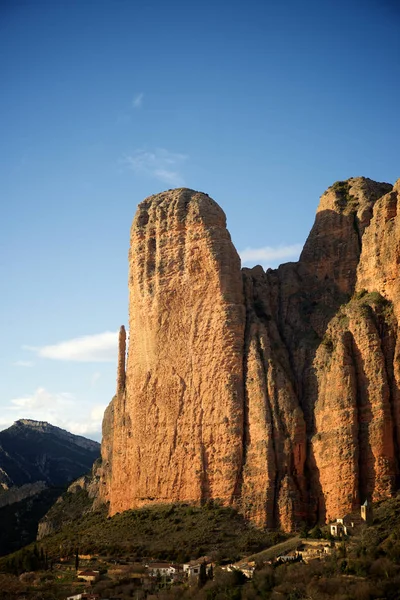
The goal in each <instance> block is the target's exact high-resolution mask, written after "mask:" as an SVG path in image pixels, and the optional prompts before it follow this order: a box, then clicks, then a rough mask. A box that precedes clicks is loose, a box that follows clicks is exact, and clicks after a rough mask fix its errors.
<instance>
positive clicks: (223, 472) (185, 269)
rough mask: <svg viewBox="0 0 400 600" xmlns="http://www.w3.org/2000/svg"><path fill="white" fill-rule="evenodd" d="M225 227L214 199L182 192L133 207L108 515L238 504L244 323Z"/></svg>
mask: <svg viewBox="0 0 400 600" xmlns="http://www.w3.org/2000/svg"><path fill="white" fill-rule="evenodd" d="M225 222H226V219H225V215H224V213H223V211H222V210H221V209H220V208H219V206H218V205H217V204H216V203H215V202H214V201H213V200H212V199H211V198H209V197H208V196H207V195H205V194H200V193H197V192H194V191H192V190H187V189H180V190H174V191H172V192H166V193H163V194H159V195H157V196H153V197H151V198H148V199H147V200H145V201H144V202H142V203H141V204H140V205H139V207H138V211H137V214H136V217H135V219H134V222H133V225H132V229H131V248H130V255H129V292H130V323H129V330H130V341H129V353H128V359H127V368H126V382H125V388H124V389H123V390H122V389H120V388H119V389H118V390H117V396H116V398H115V400H114V401H113V413H114V414H113V417H112V418H111V419H110V420H112V426H111V427H110V430H111V431H110V434H109V435H107V433H106V435H105V438H106V439H105V441H104V442H103V445H104V447H105V458H106V461H108V462H109V461H110V454H112V468H111V469H110V470H109V472H108V473H106V475H105V480H106V486H105V487H106V490H107V491H106V494H107V496H106V497H107V499H109V501H110V510H111V513H115V512H117V511H121V510H124V509H127V508H130V507H131V506H138V505H141V504H144V503H148V502H152V501H156V502H160V501H181V500H182V501H183V500H191V501H197V502H201V501H202V500H204V499H206V498H221V500H223V501H224V502H226V503H230V502H232V501H233V499H234V497H235V495H236V494H237V487H238V476H239V472H240V469H238V466H240V465H241V462H242V457H243V337H244V325H245V318H244V303H243V290H242V281H241V272H240V259H239V256H238V254H237V252H236V250H235V249H234V247H233V245H232V243H231V239H230V236H229V233H228V231H227V229H226V226H225ZM106 420H108V417H107V419H106ZM109 439H110V440H112V441H107V440H109ZM111 446H112V451H110V450H109V448H110V447H111ZM106 448H107V449H106Z"/></svg>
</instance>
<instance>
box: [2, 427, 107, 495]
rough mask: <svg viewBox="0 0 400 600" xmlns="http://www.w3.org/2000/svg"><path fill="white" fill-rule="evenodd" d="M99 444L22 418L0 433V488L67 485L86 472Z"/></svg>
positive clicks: (94, 457) (97, 453)
mask: <svg viewBox="0 0 400 600" xmlns="http://www.w3.org/2000/svg"><path fill="white" fill-rule="evenodd" d="M99 453H100V444H98V443H97V442H94V441H92V440H88V439H86V438H84V437H81V436H77V435H73V434H72V433H69V432H68V431H65V430H64V429H60V428H59V427H54V426H53V425H50V424H49V423H45V422H43V421H32V420H30V419H21V420H19V421H16V422H15V423H14V425H12V426H11V427H9V428H8V429H5V430H4V431H0V485H2V487H3V488H10V487H12V486H21V485H24V484H26V483H34V482H36V481H44V482H45V483H46V484H47V485H63V484H66V483H68V482H70V481H72V480H74V479H76V478H77V477H79V476H80V475H82V474H83V473H85V472H86V471H88V470H89V469H90V468H91V466H92V464H93V462H94V460H96V458H98V456H99Z"/></svg>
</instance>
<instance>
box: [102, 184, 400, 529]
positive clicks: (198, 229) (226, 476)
mask: <svg viewBox="0 0 400 600" xmlns="http://www.w3.org/2000/svg"><path fill="white" fill-rule="evenodd" d="M399 196H400V183H399V182H398V183H397V184H396V185H395V186H394V187H393V188H392V186H391V185H390V184H384V183H383V184H381V183H375V182H373V181H371V180H369V179H365V178H362V177H359V178H353V179H350V180H348V181H345V182H337V183H336V184H334V185H333V186H332V187H331V188H329V189H328V190H327V192H325V194H323V195H322V197H321V201H320V206H319V208H318V211H317V216H316V221H315V224H314V226H313V228H312V231H311V233H310V235H309V238H308V240H307V242H306V244H305V247H304V250H303V252H302V255H301V257H300V260H299V262H298V263H288V264H286V265H281V267H279V268H278V269H276V270H271V269H269V270H268V271H267V272H265V271H264V270H263V269H262V268H261V267H260V266H258V267H255V268H253V269H242V270H241V269H240V260H239V257H238V255H237V253H236V251H235V249H234V247H233V245H232V243H231V240H230V236H229V233H228V231H227V229H226V225H225V215H224V213H223V211H222V210H221V209H220V208H219V207H218V205H217V204H216V203H215V202H214V201H213V200H212V199H211V198H209V197H208V196H207V195H205V194H201V193H198V192H194V191H192V190H188V189H178V190H172V191H169V192H164V193H162V194H158V195H156V196H152V197H150V198H148V199H146V200H145V201H144V202H142V203H141V204H140V205H139V207H138V211H137V214H136V217H135V219H134V222H133V225H132V231H131V248H130V274H129V289H130V323H129V330H130V341H129V351H128V358H127V364H126V373H124V372H123V369H124V364H125V363H124V360H125V331H124V330H121V334H120V340H121V346H120V348H121V349H120V357H119V374H118V386H117V395H116V396H115V398H114V399H113V401H112V403H111V405H110V406H109V408H108V409H107V411H106V415H105V419H104V423H103V444H102V454H103V470H102V485H101V495H102V497H103V499H104V500H107V501H109V502H110V513H111V514H114V513H115V512H118V511H122V510H125V509H128V508H132V507H137V506H141V505H143V504H146V503H150V502H174V501H189V502H197V503H199V502H203V501H206V500H208V499H217V498H218V499H219V500H220V501H222V502H224V503H225V504H232V505H234V506H237V507H238V508H239V509H240V510H241V511H242V512H243V513H244V514H245V515H246V516H248V517H249V518H250V519H252V520H253V521H254V522H255V523H257V524H259V525H263V526H268V527H282V528H283V529H286V530H291V529H294V528H296V527H297V526H298V525H299V524H300V523H301V522H304V521H308V522H315V521H317V520H318V521H320V522H323V521H325V520H329V519H332V518H336V517H339V516H343V515H344V514H346V513H348V512H351V511H352V510H356V509H358V508H359V506H360V504H361V503H363V502H364V501H365V499H368V500H373V501H374V500H379V499H381V498H384V497H386V496H388V495H390V494H391V493H392V492H393V491H394V490H395V489H396V487H398V476H399V452H398V449H399V447H400V392H399V387H400V360H399V358H400V342H399V336H398V319H399V314H400V287H399V286H400V284H399V264H400V220H399V219H400V216H399V217H398V216H397V206H398V203H399Z"/></svg>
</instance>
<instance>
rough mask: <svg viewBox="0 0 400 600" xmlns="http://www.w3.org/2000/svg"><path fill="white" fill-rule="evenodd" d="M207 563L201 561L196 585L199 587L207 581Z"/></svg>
mask: <svg viewBox="0 0 400 600" xmlns="http://www.w3.org/2000/svg"><path fill="white" fill-rule="evenodd" d="M207 579H208V577H207V565H206V563H205V561H203V562H202V563H201V565H200V573H199V580H198V585H199V588H200V589H201V588H202V587H203V586H204V585H205V584H206V583H207Z"/></svg>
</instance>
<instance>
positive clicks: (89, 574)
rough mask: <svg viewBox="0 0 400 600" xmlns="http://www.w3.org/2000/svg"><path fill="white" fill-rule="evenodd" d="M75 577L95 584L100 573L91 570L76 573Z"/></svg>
mask: <svg viewBox="0 0 400 600" xmlns="http://www.w3.org/2000/svg"><path fill="white" fill-rule="evenodd" d="M77 577H78V579H83V580H84V581H88V582H89V583H95V582H96V581H98V580H99V579H100V572H99V571H91V570H86V571H78V575H77Z"/></svg>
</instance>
